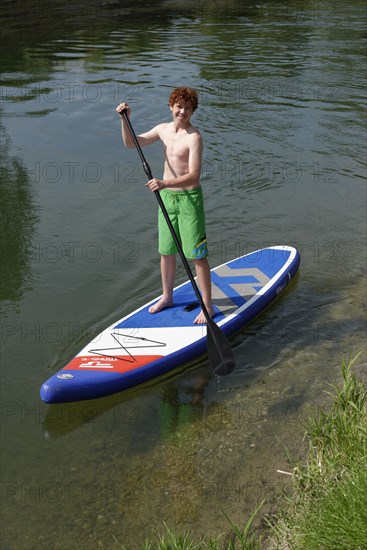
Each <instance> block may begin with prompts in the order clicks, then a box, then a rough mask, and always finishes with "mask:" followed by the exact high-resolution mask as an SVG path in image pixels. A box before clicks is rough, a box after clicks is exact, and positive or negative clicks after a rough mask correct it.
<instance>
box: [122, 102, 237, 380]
mask: <svg viewBox="0 0 367 550" xmlns="http://www.w3.org/2000/svg"><path fill="white" fill-rule="evenodd" d="M120 114H121V115H122V116H123V117H124V120H125V122H126V124H127V127H128V128H129V131H130V134H131V137H132V138H133V141H134V144H135V147H136V149H137V151H138V153H139V155H140V158H141V161H142V163H143V168H144V172H145V173H146V175H147V176H148V178H149V180H152V179H153V175H152V172H151V170H150V167H149V165H148V163H147V161H146V159H145V157H144V154H143V151H142V150H141V147H140V144H139V141H138V139H137V137H136V134H135V132H134V129H133V127H132V125H131V122H130V119H129V117H128V114H127V111H126V109H125V110H123V111H121V112H120ZM154 194H155V196H156V197H157V200H158V203H159V206H160V207H161V210H162V212H163V215H164V218H165V220H166V222H167V224H168V227H169V229H170V231H171V234H172V237H173V240H174V241H175V244H176V246H177V249H178V252H179V254H180V256H181V260H182V263H183V265H184V267H185V269H186V273H187V275H188V277H189V279H190V281H191V284H192V287H193V289H194V291H195V294H196V296H197V299H198V300H199V303H200V305H201V309H202V310H203V313H204V315H205V319H206V322H207V326H208V330H207V347H208V356H209V362H210V364H211V366H212V368H213V370H214V372H215V374H216V375H217V376H223V375H225V374H230V373H231V372H232V371H233V369H234V367H235V360H234V356H233V351H232V349H231V346H230V345H229V342H228V340H227V337H226V335H225V334H224V332H222V330H221V329H220V328H219V327H218V325H217V324H216V323H214V321H213V319H212V318H211V317H210V315H209V313H208V310H207V309H206V307H205V304H204V302H203V299H202V297H201V294H200V291H199V288H198V286H197V284H196V282H195V279H194V276H193V274H192V272H191V269H190V266H189V264H188V261H187V259H186V257H185V254H184V252H183V250H182V246H181V243H180V241H179V239H178V237H177V235H176V232H175V230H174V227H173V225H172V222H171V220H170V218H169V215H168V212H167V210H166V207H165V206H164V204H163V201H162V198H161V196H160V194H159V191H154Z"/></svg>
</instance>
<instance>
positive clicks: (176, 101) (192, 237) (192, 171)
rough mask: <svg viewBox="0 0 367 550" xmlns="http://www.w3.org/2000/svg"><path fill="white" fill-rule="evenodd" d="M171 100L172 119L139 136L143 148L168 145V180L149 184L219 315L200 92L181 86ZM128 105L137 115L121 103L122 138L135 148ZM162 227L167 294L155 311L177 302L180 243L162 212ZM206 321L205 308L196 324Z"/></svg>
mask: <svg viewBox="0 0 367 550" xmlns="http://www.w3.org/2000/svg"><path fill="white" fill-rule="evenodd" d="M168 104H169V108H170V110H171V113H172V118H173V120H172V122H166V123H163V124H158V126H155V127H154V128H152V129H151V130H150V131H148V132H145V133H143V134H140V135H139V136H138V141H139V144H140V146H141V147H143V146H145V145H150V144H151V143H154V142H156V141H158V140H161V141H162V142H163V146H164V153H165V162H164V172H163V179H161V180H159V179H156V178H153V179H152V180H150V181H148V183H146V186H147V187H149V189H150V190H151V191H153V192H154V191H159V192H160V195H161V198H162V200H163V203H164V205H165V207H166V209H167V211H168V214H169V216H170V219H171V221H172V224H173V226H174V228H175V232H176V234H177V236H178V238H179V239H180V242H181V244H182V248H183V251H184V253H185V256H186V258H188V259H191V260H192V261H193V263H194V265H195V270H196V275H197V278H198V282H199V287H200V289H201V293H202V298H203V302H204V304H205V307H206V309H207V310H208V313H209V315H210V316H213V315H214V310H213V307H212V298H211V280H210V267H209V263H208V260H207V255H208V249H207V242H206V235H205V217H204V207H203V196H202V189H201V186H200V173H201V162H202V152H203V140H202V137H201V135H200V133H199V131H198V130H197V129H196V128H194V126H192V124H191V115H192V114H193V112H194V111H195V109H196V108H197V105H198V96H197V93H196V92H195V90H193V89H191V88H185V87H182V88H176V89H175V90H174V91H173V92H172V94H171V96H170V98H169V103H168ZM123 110H126V112H127V115H128V116H130V114H131V109H130V107H129V105H128V104H127V103H120V105H118V107H117V108H116V111H117V112H118V113H119V115H120V118H121V131H122V139H123V142H124V145H125V146H126V147H134V142H133V139H132V137H131V134H130V132H129V129H128V127H127V125H126V123H125V121H124V118H123V116H121V112H122V111H123ZM158 228H159V252H160V254H161V276H162V286H163V294H162V298H161V299H160V300H159V301H158V302H157V303H155V304H154V305H153V306H151V307H150V309H149V311H150V313H157V312H159V311H161V310H162V309H164V308H167V307H172V306H173V286H174V279H175V274H176V253H177V247H176V245H175V243H174V240H173V238H172V235H171V233H170V230H169V228H168V225H167V222H166V220H165V219H164V217H163V214H162V212H161V211H159V215H158ZM205 322H206V319H205V315H204V313H203V311H200V313H199V315H198V316H197V317H196V318H195V320H194V323H196V324H203V323H205Z"/></svg>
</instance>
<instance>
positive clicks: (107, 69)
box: [1, 0, 366, 550]
mask: <svg viewBox="0 0 367 550" xmlns="http://www.w3.org/2000/svg"><path fill="white" fill-rule="evenodd" d="M365 16H366V13H365V2H362V1H358V0H354V1H351V2H341V1H340V2H339V1H336V2H324V1H323V0H320V1H302V2H296V1H290V2H268V1H265V0H264V1H260V2H258V1H256V2H252V1H242V0H232V1H229V0H221V1H220V2H219V1H216V0H214V1H211V0H206V1H201V0H199V1H197V2H188V1H185V2H183V1H181V0H177V1H166V2H159V1H156V2H149V3H139V2H131V1H127V2H123V3H122V2H118V1H114V2H112V1H111V2H110V1H107V2H104V3H103V5H101V3H99V2H93V1H91V2H88V3H87V2H85V3H81V2H79V3H78V2H71V3H68V2H65V1H61V0H60V1H54V2H51V1H41V0H38V1H37V2H36V1H34V2H33V1H29V2H27V3H24V2H23V3H22V2H18V1H15V2H10V1H8V2H7V1H5V2H4V8H3V21H2V25H1V26H2V33H3V35H4V39H3V41H2V43H3V49H2V58H1V65H2V74H3V77H2V122H1V129H2V135H3V140H4V141H3V147H2V164H3V172H2V179H1V214H2V273H1V299H2V317H1V335H2V363H1V396H2V420H1V433H2V468H1V473H2V484H1V489H2V505H3V514H2V526H1V541H2V548H4V549H27V550H28V549H32V548H37V549H46V548H47V549H50V548H52V549H60V550H64V549H65V548H69V549H70V548H73V549H74V548H75V549H77V548H78V549H87V548H105V549H110V548H120V547H121V545H122V544H123V545H125V547H126V548H128V549H129V550H135V549H139V548H142V547H143V544H144V541H145V538H146V536H147V535H148V534H149V533H154V532H162V531H164V524H163V522H166V524H167V525H168V526H170V527H172V528H174V529H178V530H179V529H189V530H191V531H192V532H193V533H194V534H195V535H197V536H198V537H199V536H201V535H203V533H205V532H209V533H211V534H212V535H217V534H219V533H227V534H228V532H229V525H228V522H227V521H226V519H225V517H224V514H223V511H222V510H224V511H225V512H226V513H227V514H228V515H229V516H230V517H231V519H232V520H233V521H235V522H237V523H239V524H242V523H244V521H245V520H246V518H247V517H248V514H249V512H250V511H251V510H252V509H253V508H254V507H255V506H256V504H257V503H258V502H259V501H261V500H262V499H266V503H265V505H264V511H274V510H275V509H276V507H277V496H278V495H279V494H280V492H281V491H283V490H286V489H287V488H288V487H289V476H287V475H284V474H281V473H279V472H278V470H283V471H289V470H290V469H291V465H290V464H289V463H288V461H287V457H286V454H285V452H284V446H286V447H287V448H288V449H289V450H290V452H291V454H292V455H293V456H294V457H295V459H299V458H300V457H301V456H302V454H303V452H304V450H305V443H303V442H302V436H303V432H304V428H303V421H304V420H305V418H306V417H307V415H308V411H309V409H310V410H311V411H313V412H315V411H317V409H318V408H319V407H322V406H324V404H325V400H326V399H327V397H326V396H325V392H324V390H325V389H328V387H327V384H328V383H334V382H336V381H337V380H338V379H339V378H340V365H341V361H342V358H343V357H348V356H349V354H352V355H354V354H356V353H358V352H362V354H361V356H360V357H359V359H358V361H357V370H358V371H359V372H360V373H362V375H365V372H364V370H363V369H364V368H365V364H366V347H365V340H364V330H365V328H366V327H365V304H366V286H365V279H364V277H365V262H366V257H365V252H366V214H365V212H366V211H365V206H366V203H365V199H366V196H365V176H366V173H365V165H364V160H365V152H366V150H365V146H366V134H365V118H364V112H365V111H364V106H365V105H364V103H365V92H366V90H365V80H364V73H365V60H364V57H363V56H364V39H365V30H364V29H365V26H364V23H365ZM178 85H190V86H193V87H195V88H196V89H197V90H198V91H199V94H200V106H199V109H198V111H197V112H196V113H195V114H194V117H193V123H194V124H196V126H197V127H198V128H199V129H200V130H201V132H202V135H203V138H204V142H205V151H204V163H203V173H202V185H203V189H204V195H205V201H206V213H207V233H208V239H209V243H210V263H211V265H212V266H214V265H216V264H219V263H223V262H224V261H227V260H229V259H231V258H234V257H236V256H239V255H242V254H245V253H246V252H250V251H252V250H256V249H258V248H261V247H263V246H268V245H271V244H290V245H295V246H296V247H297V248H298V249H299V250H300V252H301V256H302V263H301V267H300V272H299V275H298V277H297V278H296V280H295V281H293V283H292V285H291V286H290V287H289V289H288V290H287V292H286V293H285V294H284V295H282V297H281V298H280V299H279V300H278V301H277V303H276V304H274V305H273V306H272V307H271V308H270V309H268V310H267V311H266V312H265V313H264V314H263V315H261V316H260V317H259V318H258V319H257V320H256V321H255V322H253V323H252V324H251V325H250V326H249V327H248V328H247V329H246V330H243V331H242V332H241V333H239V334H237V335H236V336H235V337H234V339H233V340H232V342H233V347H234V350H235V353H236V358H237V369H236V370H235V372H234V373H233V374H232V375H231V376H229V377H226V378H222V379H220V380H218V379H217V378H216V377H215V376H213V374H212V372H211V370H210V367H209V366H208V363H207V361H206V360H205V359H202V360H200V361H198V362H197V363H196V364H195V365H190V366H189V367H186V368H183V369H181V370H180V371H179V372H177V373H175V375H174V376H171V377H168V378H165V379H164V380H161V381H159V382H158V383H157V382H154V383H152V384H149V385H147V386H145V387H142V388H135V389H132V390H129V391H128V392H125V393H120V394H116V395H114V396H111V397H107V398H104V399H100V400H96V401H91V402H80V403H74V404H64V405H57V406H47V405H45V404H43V403H42V402H41V401H40V399H39V387H40V385H41V384H42V382H43V381H44V380H45V379H46V378H48V377H49V376H50V375H51V374H52V373H53V372H55V371H56V370H58V369H59V368H61V367H62V366H63V365H64V364H65V363H66V362H67V361H68V360H70V359H71V358H72V356H73V355H74V354H75V353H77V352H78V351H79V349H81V348H82V347H83V346H84V345H85V344H86V343H87V342H88V340H90V339H92V337H93V336H94V335H96V334H97V333H98V332H99V331H100V330H102V328H105V327H106V326H108V325H109V324H111V323H112V322H114V321H115V320H117V319H118V318H120V317H122V316H123V315H125V314H127V313H128V312H130V311H131V310H133V309H135V308H136V307H138V306H140V305H142V304H144V303H145V302H147V301H148V300H150V299H152V298H153V297H154V296H156V295H158V294H159V293H160V273H159V258H158V253H157V251H156V241H157V230H156V208H157V207H156V201H155V197H154V196H153V195H152V194H150V193H149V192H148V191H147V190H146V189H145V188H144V183H145V180H146V178H145V175H144V172H143V170H142V168H141V165H140V162H139V158H138V157H137V154H136V152H135V151H134V150H126V149H123V148H122V144H121V137H120V123H119V120H118V117H117V116H116V113H115V106H116V105H117V104H118V103H119V102H120V101H122V100H125V101H126V100H127V101H128V102H129V103H130V105H131V106H132V110H133V114H132V120H133V124H134V127H135V129H136V131H137V132H140V131H144V130H147V129H149V128H150V127H152V126H154V125H156V124H158V123H159V122H161V121H163V120H169V119H170V112H169V110H168V107H167V99H168V96H169V94H170V91H171V90H172V88H173V87H175V86H178ZM146 155H147V158H148V162H149V164H150V165H151V168H152V171H153V174H155V175H156V176H157V177H159V176H160V175H161V173H162V151H161V148H160V146H159V145H154V146H151V147H150V148H149V149H147V150H146ZM184 279H185V272H184V270H183V268H182V267H181V266H180V267H179V269H178V275H177V283H179V282H182V281H183V280H184ZM224 540H225V539H224Z"/></svg>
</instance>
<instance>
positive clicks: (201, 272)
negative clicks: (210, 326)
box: [194, 258, 215, 325]
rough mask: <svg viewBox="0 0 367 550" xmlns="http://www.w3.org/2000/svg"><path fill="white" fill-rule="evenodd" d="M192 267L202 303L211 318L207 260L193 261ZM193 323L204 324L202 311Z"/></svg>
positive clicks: (211, 308) (212, 313)
mask: <svg viewBox="0 0 367 550" xmlns="http://www.w3.org/2000/svg"><path fill="white" fill-rule="evenodd" d="M194 265H195V269H196V275H197V278H198V282H199V287H200V290H201V295H202V298H203V302H204V304H205V307H206V309H207V310H208V313H209V315H210V317H213V316H214V314H215V311H214V309H213V306H212V287H211V279H210V267H209V263H208V260H207V259H206V258H202V259H201V260H194ZM194 323H195V324H197V325H201V324H204V323H206V318H205V315H204V312H203V310H201V311H200V313H199V315H198V316H197V317H196V319H195V320H194Z"/></svg>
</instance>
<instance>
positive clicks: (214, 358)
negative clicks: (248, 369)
mask: <svg viewBox="0 0 367 550" xmlns="http://www.w3.org/2000/svg"><path fill="white" fill-rule="evenodd" d="M207 345H208V356H209V363H210V365H211V366H212V368H213V370H214V373H215V374H216V375H217V376H226V375H227V374H231V372H232V371H233V369H234V368H235V366H236V363H235V359H234V355H233V351H232V348H231V346H230V344H229V342H228V339H227V337H226V335H225V334H224V332H223V331H222V330H221V329H220V328H219V327H218V325H216V324H215V323H214V322H212V323H211V325H210V327H208V333H207Z"/></svg>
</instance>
